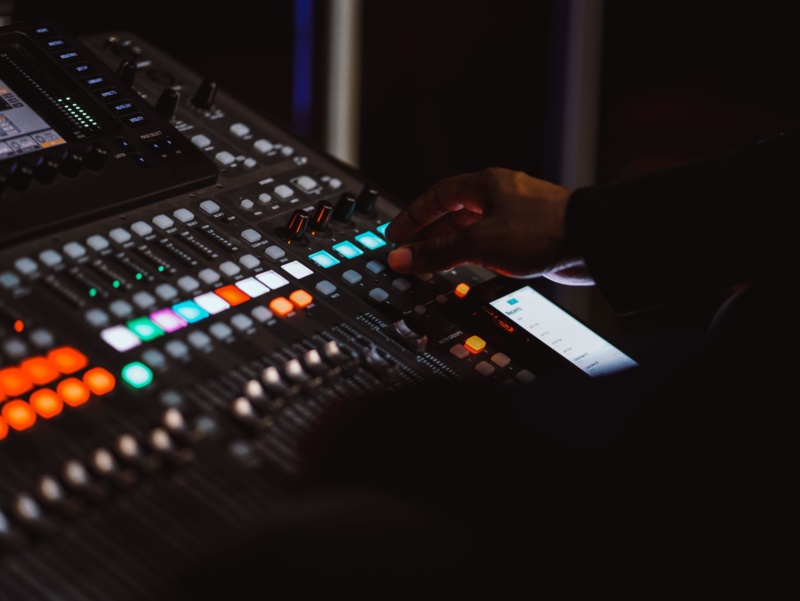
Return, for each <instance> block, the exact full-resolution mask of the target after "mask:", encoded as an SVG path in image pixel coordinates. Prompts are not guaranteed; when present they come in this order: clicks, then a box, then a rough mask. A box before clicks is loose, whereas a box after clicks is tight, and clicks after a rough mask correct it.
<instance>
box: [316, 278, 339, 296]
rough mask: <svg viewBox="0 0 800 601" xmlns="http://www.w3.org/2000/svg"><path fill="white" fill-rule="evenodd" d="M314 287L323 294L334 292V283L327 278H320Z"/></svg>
mask: <svg viewBox="0 0 800 601" xmlns="http://www.w3.org/2000/svg"><path fill="white" fill-rule="evenodd" d="M316 289H317V290H318V291H319V292H321V293H322V294H324V295H325V296H330V295H331V294H333V293H334V292H336V285H335V284H334V283H333V282H329V281H328V280H322V281H321V282H319V283H318V284H317V285H316Z"/></svg>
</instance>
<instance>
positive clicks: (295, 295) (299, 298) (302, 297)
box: [289, 290, 314, 309]
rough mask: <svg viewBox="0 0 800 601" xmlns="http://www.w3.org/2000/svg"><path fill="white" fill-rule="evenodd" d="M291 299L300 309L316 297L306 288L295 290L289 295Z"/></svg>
mask: <svg viewBox="0 0 800 601" xmlns="http://www.w3.org/2000/svg"><path fill="white" fill-rule="evenodd" d="M289 300H290V301H292V304H293V305H294V306H295V307H297V308H298V309H303V308H304V307H307V306H308V305H310V304H311V302H312V301H313V300H314V298H313V297H312V296H311V295H310V294H309V293H308V292H306V291H305V290H295V291H294V292H292V293H291V294H290V295H289Z"/></svg>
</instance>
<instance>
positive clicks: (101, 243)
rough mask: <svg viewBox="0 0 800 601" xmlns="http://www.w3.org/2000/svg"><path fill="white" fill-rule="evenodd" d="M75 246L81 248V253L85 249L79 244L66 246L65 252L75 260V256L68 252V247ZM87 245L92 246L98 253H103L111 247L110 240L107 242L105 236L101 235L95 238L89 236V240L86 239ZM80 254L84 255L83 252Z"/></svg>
mask: <svg viewBox="0 0 800 601" xmlns="http://www.w3.org/2000/svg"><path fill="white" fill-rule="evenodd" d="M73 244H74V245H76V246H78V247H80V249H81V251H82V250H83V247H82V246H81V245H80V244H78V243H77V242H70V243H68V244H66V245H65V246H64V252H65V253H67V254H68V255H70V256H71V257H73V258H74V256H75V255H72V254H71V252H70V251H68V250H67V246H70V245H73ZM86 244H88V245H89V246H91V247H92V248H93V249H95V250H96V251H101V250H103V249H106V248H108V246H109V242H108V240H106V239H105V238H103V236H101V235H99V234H94V235H93V236H89V237H88V238H86ZM80 254H83V252H81V253H80Z"/></svg>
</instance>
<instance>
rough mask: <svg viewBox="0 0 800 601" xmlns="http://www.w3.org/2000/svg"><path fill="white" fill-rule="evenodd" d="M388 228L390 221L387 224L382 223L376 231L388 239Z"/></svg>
mask: <svg viewBox="0 0 800 601" xmlns="http://www.w3.org/2000/svg"><path fill="white" fill-rule="evenodd" d="M387 227H389V222H388V221H387V222H386V223H381V224H380V225H379V226H378V227H376V228H375V229H376V230H378V233H379V234H380V235H381V236H383V237H384V238H385V237H386V228H387Z"/></svg>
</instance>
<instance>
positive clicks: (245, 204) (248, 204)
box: [239, 198, 256, 211]
mask: <svg viewBox="0 0 800 601" xmlns="http://www.w3.org/2000/svg"><path fill="white" fill-rule="evenodd" d="M255 204H256V203H254V202H253V201H252V200H250V199H249V198H243V199H242V200H240V201H239V206H240V207H242V208H243V209H244V210H245V211H249V210H250V209H252V208H253V207H254V206H255Z"/></svg>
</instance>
